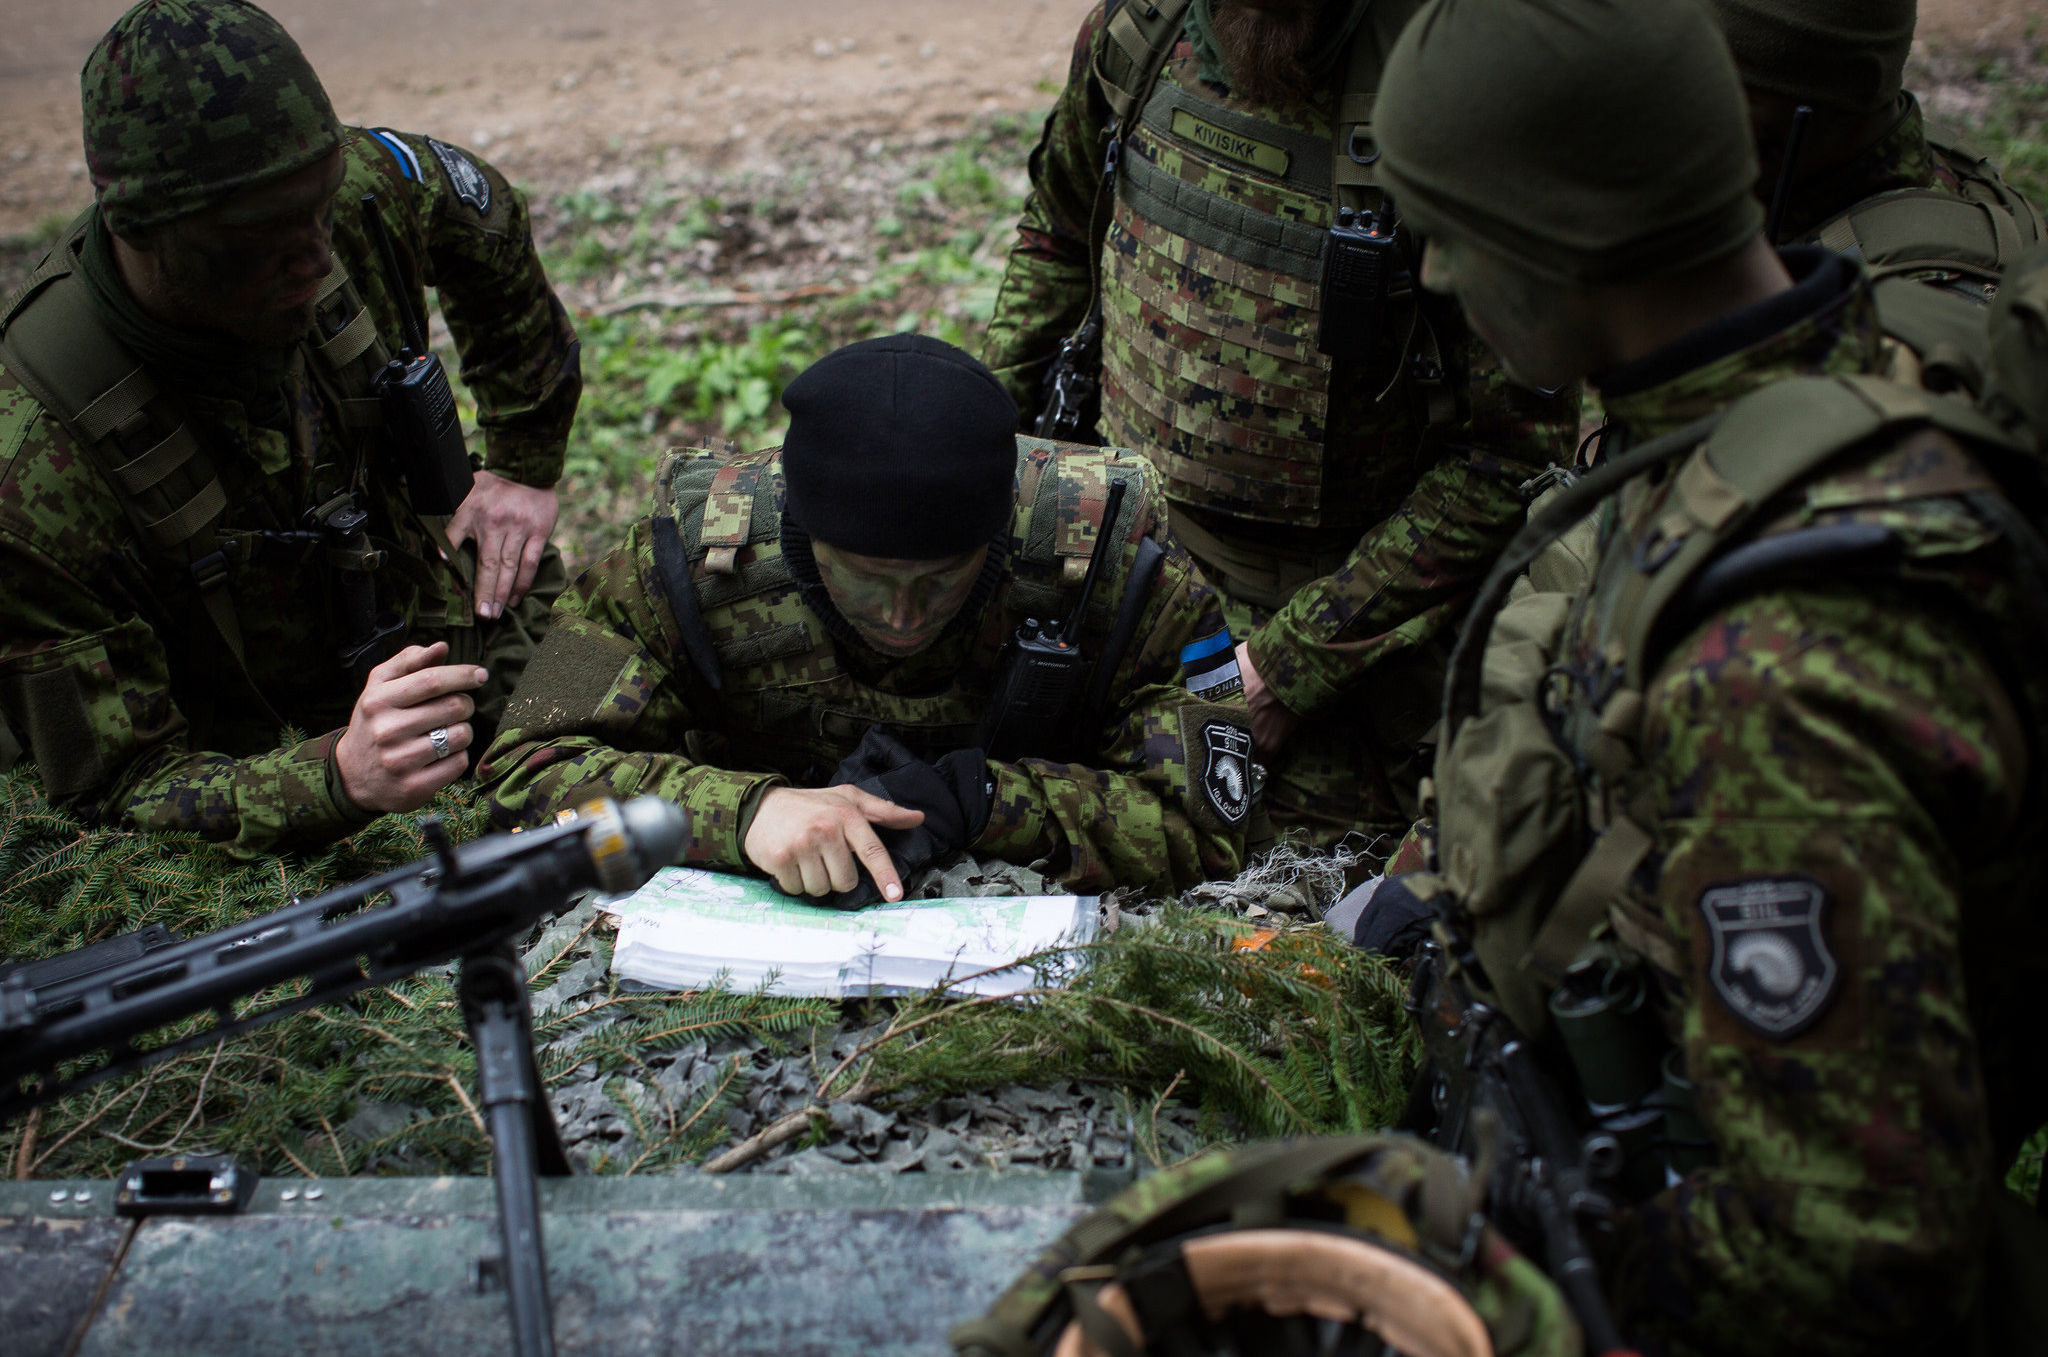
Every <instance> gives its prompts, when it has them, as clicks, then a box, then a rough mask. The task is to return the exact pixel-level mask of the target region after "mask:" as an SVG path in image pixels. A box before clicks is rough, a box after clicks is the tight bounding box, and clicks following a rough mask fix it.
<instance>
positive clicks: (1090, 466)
mask: <svg viewBox="0 0 2048 1357" xmlns="http://www.w3.org/2000/svg"><path fill="white" fill-rule="evenodd" d="M1112 473H1114V474H1115V476H1116V477H1118V478H1121V479H1123V480H1124V481H1125V482H1126V484H1127V487H1128V488H1127V490H1126V493H1125V496H1124V500H1123V506H1122V509H1121V511H1120V513H1119V514H1118V518H1117V522H1116V523H1115V524H1114V525H1112V526H1111V528H1110V530H1111V531H1112V532H1114V533H1115V534H1116V535H1117V536H1118V537H1119V538H1120V539H1122V540H1123V541H1124V542H1125V543H1126V546H1125V549H1124V550H1123V551H1122V552H1119V553H1116V554H1115V555H1113V556H1112V557H1111V558H1110V559H1109V560H1108V561H1107V562H1105V565H1104V572H1103V576H1102V578H1101V579H1100V580H1099V581H1098V582H1097V587H1096V590H1095V594H1094V599H1093V601H1092V603H1091V605H1090V607H1089V612H1088V616H1087V619H1086V621H1085V623H1084V625H1083V627H1082V632H1081V647H1082V650H1083V652H1084V653H1085V654H1087V655H1089V656H1091V657H1098V658H1096V659H1095V660H1094V669H1093V677H1092V681H1091V683H1090V685H1089V688H1088V692H1087V694H1086V697H1085V699H1084V710H1083V711H1082V712H1081V713H1078V715H1079V716H1081V717H1082V718H1083V719H1082V720H1081V721H1080V722H1079V723H1078V724H1079V731H1078V732H1077V734H1078V735H1079V737H1080V738H1081V739H1082V740H1083V741H1084V742H1086V741H1088V740H1089V739H1091V738H1092V737H1091V736H1090V735H1089V732H1090V731H1091V730H1092V729H1093V728H1094V726H1093V725H1092V724H1091V723H1090V722H1089V721H1088V720H1087V719H1085V718H1086V717H1087V716H1088V715H1089V714H1090V712H1093V713H1096V714H1099V713H1100V712H1101V711H1102V710H1103V708H1104V707H1105V705H1106V703H1107V701H1108V699H1109V697H1110V694H1109V691H1108V687H1109V683H1110V680H1111V678H1112V676H1113V675H1114V673H1115V671H1116V669H1117V667H1118V665H1119V664H1120V662H1121V660H1122V658H1123V655H1124V653H1125V651H1126V650H1127V648H1128V647H1129V645H1130V642H1131V640H1132V639H1133V631H1134V625H1135V623H1136V621H1137V618H1138V617H1139V615H1140V614H1141V613H1142V612H1143V610H1144V607H1145V603H1146V600H1147V598H1148V597H1149V595H1150V592H1151V586H1152V581H1153V578H1154V577H1155V576H1156V574H1157V572H1158V569H1159V566H1160V564H1161V562H1162V561H1163V559H1164V555H1163V552H1162V551H1161V549H1160V548H1159V546H1158V545H1157V544H1156V543H1154V542H1153V541H1152V540H1151V539H1150V538H1149V537H1148V536H1147V534H1146V525H1147V524H1148V523H1150V522H1151V521H1152V518H1153V516H1154V513H1155V507H1154V504H1153V498H1154V486H1153V482H1152V479H1151V476H1150V473H1149V469H1148V468H1147V467H1146V465H1145V463H1144V461H1143V459H1142V458H1140V457H1138V456H1137V454H1135V453H1131V452H1125V451H1121V450H1118V449H1115V448H1084V447H1079V446H1076V445H1074V444H1068V443H1054V442H1050V441H1048V440H1045V439H1041V438H1029V437H1021V436H1020V437H1019V438H1018V440H1017V508H1016V512H1015V517H1014V519H1013V521H1012V527H1011V534H1010V541H1009V554H1008V560H1007V566H1006V574H1007V576H1008V578H1007V580H1006V582H1005V583H1003V584H1002V585H1001V586H1000V587H999V588H998V589H997V591H996V592H995V594H994V596H993V597H991V598H990V599H989V600H988V603H987V606H986V607H984V608H983V609H982V615H981V618H980V620H979V622H978V623H975V624H974V625H976V627H977V628H978V630H977V635H976V637H975V639H974V641H973V643H972V644H971V645H970V646H969V647H968V652H967V656H966V659H965V660H964V662H963V663H962V664H961V665H960V667H959V668H958V670H957V671H956V672H955V673H954V674H953V675H952V676H951V677H950V678H949V679H948V680H946V682H945V686H944V687H943V688H942V689H940V690H938V691H934V692H925V693H913V694H904V693H893V692H884V691H882V690H880V689H878V688H876V687H873V686H871V685H870V684H868V683H866V682H863V681H862V680H861V679H860V678H859V677H858V676H856V675H855V674H852V673H850V672H849V671H848V669H847V667H846V664H845V662H844V661H843V660H842V659H841V658H840V653H839V651H838V649H837V648H836V647H835V644H834V641H833V638H832V636H831V634H830V632H829V631H828V630H827V628H826V625H825V623H824V622H822V621H821V620H820V619H819V617H818V616H817V614H816V613H814V612H813V611H812V610H811V608H810V607H809V605H808V604H806V603H805V601H804V599H803V596H802V594H801V593H800V591H799V588H798V585H797V582H796V579H795V577H794V576H793V575H792V574H791V570H790V563H789V562H788V560H786V559H785V557H784V554H783V540H782V500H783V490H782V457H781V452H780V450H779V449H770V450H767V451H763V452H752V453H743V454H740V455H738V456H723V455H720V454H717V453H712V452H707V451H703V450H696V449H693V450H687V451H682V452H676V453H671V454H669V455H668V456H667V457H665V458H664V459H663V461H662V464H661V468H660V470H659V472H658V473H657V488H656V491H655V517H654V527H653V539H654V555H655V563H656V573H657V576H658V577H659V580H660V584H661V588H662V592H663V593H664V595H665V596H666V598H667V600H668V604H669V609H670V611H671V613H672V614H673V615H674V617H675V620H676V624H677V629H678V633H679V635H680V637H681V640H682V648H683V650H684V652H685V656H686V658H687V660H688V661H689V667H690V668H691V669H693V670H694V671H695V672H696V674H697V676H698V678H700V679H701V680H702V681H703V682H704V683H706V684H707V685H709V686H710V687H711V688H713V689H715V690H716V691H717V693H718V699H719V700H718V704H717V705H718V707H719V708H720V709H721V710H722V711H723V712H724V713H725V721H726V725H727V728H726V730H725V732H724V733H723V736H722V738H723V740H724V742H725V744H726V746H727V748H726V749H725V750H723V751H713V750H709V749H707V750H693V751H692V753H693V756H695V757H701V758H706V759H709V760H711V761H714V762H717V761H721V759H722V760H723V761H725V762H727V763H728V766H744V767H761V768H772V769H776V770H778V771H781V772H784V773H785V774H786V775H788V776H791V777H794V778H798V779H800V780H804V781H807V782H810V783H815V784H816V785H823V784H824V783H825V782H826V781H827V780H828V779H829V778H830V776H831V774H832V771H833V769H834V768H836V767H837V766H838V764H839V762H840V760H841V759H843V758H844V757H845V755H846V754H847V752H848V751H849V750H851V749H852V748H853V747H854V746H855V745H857V744H858V743H859V742H860V739H861V737H862V735H863V734H864V733H865V732H866V731H867V730H868V728H869V727H871V726H874V725H886V726H888V727H889V729H890V730H891V731H892V732H894V733H896V734H897V735H898V736H899V738H901V739H902V740H903V742H904V743H905V744H906V745H907V746H909V747H910V748H911V749H912V750H913V751H914V752H916V753H918V754H919V755H920V756H922V757H934V756H936V755H938V754H942V753H945V752H948V751H950V750H954V749H961V748H967V747H970V746H972V745H973V744H974V743H975V734H976V730H977V728H978V726H979V724H980V722H981V719H982V714H983V712H984V710H985V708H986V707H987V705H988V701H989V697H990V695H991V693H992V692H993V691H994V689H995V686H996V679H997V675H998V665H999V664H1000V661H1001V657H1002V653H1003V648H1004V645H1005V643H1006V642H1007V641H1008V640H1009V638H1010V634H1011V633H1012V632H1013V631H1014V630H1015V629H1016V626H1017V624H1018V622H1019V621H1020V620H1022V619H1023V618H1024V617H1027V616H1029V617H1040V618H1052V617H1056V616H1064V615H1065V613H1066V611H1067V610H1068V609H1070V608H1071V606H1072V604H1071V602H1070V600H1071V598H1072V596H1073V595H1075V594H1076V593H1078V591H1079V587H1080V584H1081V579H1082V576H1083V575H1084V574H1085V573H1086V571H1087V565H1088V557H1089V555H1090V553H1091V552H1093V550H1094V547H1095V539H1096V534H1097V533H1099V532H1101V531H1102V530H1103V527H1104V525H1103V523H1102V514H1103V509H1104V507H1105V505H1106V502H1107V500H1108V494H1109V481H1110V479H1111V474H1112ZM997 567H998V568H1005V567H1004V565H1003V563H1001V562H998V563H997ZM940 644H944V642H943V641H941V642H940ZM711 738H719V737H711ZM1086 752H1092V750H1084V751H1083V753H1084V754H1085V753H1086Z"/></svg>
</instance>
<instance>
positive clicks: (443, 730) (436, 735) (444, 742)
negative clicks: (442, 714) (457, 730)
mask: <svg viewBox="0 0 2048 1357" xmlns="http://www.w3.org/2000/svg"><path fill="white" fill-rule="evenodd" d="M427 743H428V744H430V745H432V746H434V757H435V758H436V759H445V758H447V757H448V756H449V755H450V754H453V753H454V752H455V746H454V745H452V744H450V743H448V727H446V726H435V727H434V728H433V729H432V730H430V731H428V732H427Z"/></svg>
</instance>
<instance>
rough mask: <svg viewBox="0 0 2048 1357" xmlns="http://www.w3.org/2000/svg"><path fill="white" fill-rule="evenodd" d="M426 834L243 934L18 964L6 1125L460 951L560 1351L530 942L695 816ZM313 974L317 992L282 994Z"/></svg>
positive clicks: (516, 1270) (490, 1111) (583, 815)
mask: <svg viewBox="0 0 2048 1357" xmlns="http://www.w3.org/2000/svg"><path fill="white" fill-rule="evenodd" d="M425 830H426V833H427V838H428V842H429V844H430V845H431V846H432V848H433V855H432V856H431V857H429V858H425V859H423V860H421V861H419V862H415V863H413V864H411V865H410V866H407V867H400V868H397V869H395V870H392V871H389V872H385V873H382V874H381V875H378V876H374V877H371V878H370V879H369V880H367V881H361V882H357V883H356V884H355V885H352V886H342V887H340V888H338V889H335V890H331V891H327V892H325V893H324V894H321V895H317V896H314V897H313V898H312V899H309V900H294V901H292V903H290V904H288V905H286V906H285V907H284V908H283V909H280V910H276V911H274V912H272V913H270V914H265V915H262V916H261V917H258V918H255V919H251V920H249V921H248V922H247V923H244V924H239V925H237V926H235V927H233V928H226V929H221V930H220V931H218V932H215V933H209V934H207V935H205V936H203V937H197V938H188V939H185V940H183V941H177V940H174V939H171V938H169V937H168V936H167V935H165V934H164V933H163V931H162V929H161V928H160V927H159V928H156V929H154V930H151V929H145V930H143V932H142V933H140V934H132V935H129V936H128V937H127V938H122V939H114V940H113V941H112V943H111V944H110V943H100V944H96V945H95V947H93V948H88V949H85V950H84V951H82V952H72V953H66V954H64V955H62V956H57V957H52V958H49V959H48V960H46V961H39V962H34V963H31V964H29V965H26V966H17V967H14V968H12V969H11V970H9V971H7V972H6V973H5V974H4V975H0V1119H5V1118H7V1117H10V1116H13V1115H15V1114H17V1113H21V1112H25V1111H27V1110H28V1109H29V1108H31V1107H34V1106H36V1105H37V1104H40V1103H44V1102H48V1101H49V1100H51V1099H53V1098H56V1097H59V1096H61V1095H63V1094H65V1093H68V1092H71V1091H72V1090H74V1089H78V1088H82V1087H85V1086H86V1085H89V1084H93V1083H97V1082H99V1081H100V1080H102V1079H107V1078H110V1077H112V1076H114V1075H117V1074H123V1073H126V1072H128V1071H130V1070H134V1069H138V1068H140V1067H141V1066H143V1065H147V1064H151V1063H153V1062H155V1061H159V1060H162V1059H164V1058H165V1057H167V1056H170V1055H172V1054H175V1053H176V1052H179V1051H183V1050H187V1049H189V1048H191V1047H194V1046H198V1045H202V1044H205V1043H208V1042H214V1041H219V1040H221V1039H222V1038H224V1037H227V1036H230V1035H233V1034H235V1033H238V1032H244V1031H247V1030H248V1029H250V1028H252V1027H255V1026H258V1025H259V1024H262V1023H266V1022H269V1021H271V1020H273V1019H276V1018H279V1017H282V1016H284V1015H285V1014H287V1013H294V1012H297V1011H298V1010H300V1009H303V1008H308V1007H311V1006H312V1005H314V1004H327V1003H333V1002H335V1001H336V1000H339V999H342V998H345V997H346V996H348V995H351V994H354V993H356V992H357V991H358V990H362V989H365V988H367V987H369V986H372V985H379V984H383V983H386V982H387V981H391V980H396V979H400V978H402V977H404V976H408V975H411V974H413V973H414V972H416V971H420V970H424V969H425V968H427V967H429V966H438V965H442V964H444V963H446V962H449V961H454V962H457V963H458V964H459V967H460V971H459V975H458V978H457V981H456V995H457V998H458V999H459V1000H460V1003H461V1008H462V1017H463V1021H464V1023H465V1024H466V1025H467V1026H468V1028H469V1036H470V1041H471V1043H472V1044H473V1045H474V1047H475V1049H476V1065H477V1083H478V1086H479V1089H480V1092H481V1095H482V1098H481V1100H482V1102H483V1104H484V1107H485V1112H486V1116H487V1125H488V1127H489V1130H490V1136H491V1147H492V1159H493V1163H492V1175H493V1177H494V1178H495V1179H496V1180H497V1188H498V1210H499V1224H500V1227H501V1230H502V1242H503V1248H504V1277H505V1283H506V1291H507V1296H508V1300H509V1302H510V1307H511V1315H512V1329H513V1336H514V1339H515V1350H516V1351H518V1352H519V1353H520V1354H522V1357H546V1355H547V1354H552V1353H553V1351H554V1334H553V1321H552V1313H551V1307H550V1304H549V1300H548V1289H547V1270H546V1258H545V1255H544V1253H543V1251H542V1246H541V1233H540V1204H539V1193H538V1190H537V1188H536V1185H535V1182H534V1176H535V1174H536V1173H547V1174H550V1175H556V1176H560V1175H566V1174H568V1173H570V1172H571V1171H572V1170H571V1168H570V1165H569V1160H568V1156H567V1154H566V1153H565V1152H564V1151H563V1148H562V1141H561V1135H560V1132H559V1131H558V1130H557V1128H556V1126H555V1119H554V1113H553V1111H552V1110H551V1109H550V1108H549V1106H548V1102H547V1098H546V1094H545V1090H544V1089H543V1088H542V1087H541V1082H540V1073H539V1069H538V1067H537V1066H536V1064H535V1062H534V1055H533V1019H532V1012H531V1009H530V1007H529V1002H528V997H527V988H526V974H525V972H524V970H522V969H521V967H520V964H519V959H518V957H517V955H516V954H515V953H514V951H513V947H514V944H515V943H516V942H517V941H518V940H519V939H520V938H522V937H524V936H525V935H526V933H527V932H528V930H530V929H531V928H532V927H533V926H534V925H535V924H536V923H538V922H539V921H540V920H541V919H543V918H545V917H548V916H552V915H555V914H559V913H561V912H562V911H563V910H565V909H566V908H568V904H569V901H570V898H571V897H572V896H574V895H575V894H576V893H577V892H578V891H581V890H586V889H590V888H596V889H599V890H603V891H606V892H609V893H614V894H616V893H620V892H624V891H629V890H632V889H633V888H635V887H636V886H639V885H640V884H641V883H642V882H644V881H646V879H647V878H648V877H650V876H652V875H653V874H654V872H655V871H656V870H657V869H659V868H661V867H663V866H665V865H667V864H668V863H670V862H672V861H674V859H675V858H676V856H677V855H678V854H679V853H680V852H681V851H682V847H683V842H684V838H685V835H686V833H687V822H686V821H685V820H684V818H683V814H682V812H681V811H680V810H678V809H677V808H676V807H674V806H672V805H670V804H669V803H668V802H666V801H662V800H660V799H659V798H657V797H652V796H643V797H640V798H638V799H636V800H633V801H629V802H627V803H626V804H625V805H624V806H620V805H618V804H617V803H615V802H613V801H611V800H609V799H598V800H593V801H589V802H586V803H585V804H584V805H583V806H581V807H579V808H578V809H577V810H575V811H573V812H569V813H566V814H565V815H564V816H563V818H562V819H561V820H560V821H559V822H558V823H556V824H554V825H552V826H549V827H548V828H545V829H539V830H532V831H528V832H526V833H511V834H495V835H492V836H490V837H489V838H485V839H479V840H477V841H475V842H473V843H467V844H463V845H461V846H459V847H457V846H454V845H451V844H450V843H449V841H448V836H447V832H446V830H445V828H444V827H443V826H442V825H441V823H440V822H439V821H438V820H429V821H427V823H426V826H425ZM300 980H303V981H305V982H306V984H305V986H304V989H303V992H301V993H297V994H286V995H283V996H279V995H275V994H269V993H267V992H268V991H271V990H274V989H275V988H276V987H277V986H280V985H287V984H290V983H291V982H294V981H300ZM258 996H262V1002H260V1003H259V1004H258V1005H256V1006H255V1007H253V1008H250V1009H248V1010H246V1011H244V1012H242V1013H240V1014H237V1012H236V1011H235V1005H237V1004H238V1003H240V1002H242V1001H244V1000H249V999H254V998H257V997H258ZM209 1013H210V1014H212V1015H213V1018H214V1023H213V1025H212V1026H211V1027H209V1028H207V1029H206V1030H204V1031H201V1032H196V1033H193V1034H190V1035H187V1036H183V1037H180V1038H177V1039H174V1040H170V1041H166V1042H164V1043H163V1044H160V1045H156V1046H152V1047H150V1048H149V1049H147V1050H141V1049H137V1047H136V1045H135V1042H136V1040H137V1039H138V1038H140V1037H143V1036H145V1035H147V1034H150V1033H155V1032H159V1031H160V1030H161V1029H163V1028H165V1027H166V1026H168V1025H170V1024H173V1023H177V1022H180V1021H182V1020H184V1019H186V1018H191V1017H195V1016H197V1015H200V1014H209ZM80 1061H83V1062H85V1068H84V1069H82V1070H81V1069H80V1068H79V1067H78V1062H80Z"/></svg>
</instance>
